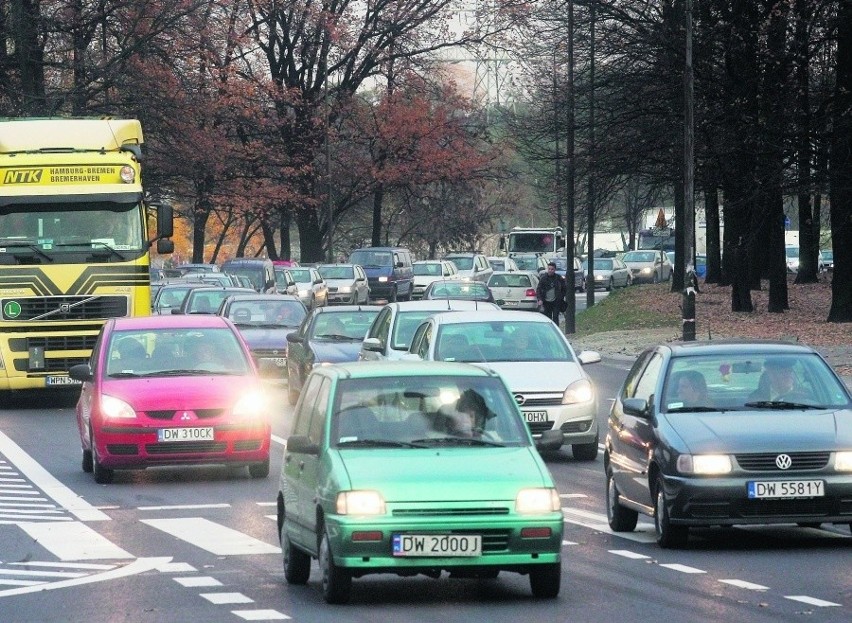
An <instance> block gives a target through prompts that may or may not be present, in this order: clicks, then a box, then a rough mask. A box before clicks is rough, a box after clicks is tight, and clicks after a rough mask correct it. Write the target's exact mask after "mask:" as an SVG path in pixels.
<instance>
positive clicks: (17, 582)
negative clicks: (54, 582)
mask: <svg viewBox="0 0 852 623" xmlns="http://www.w3.org/2000/svg"><path fill="white" fill-rule="evenodd" d="M38 584H44V582H43V581H42V582H39V581H38V580H6V579H3V578H0V586H36V585H38Z"/></svg>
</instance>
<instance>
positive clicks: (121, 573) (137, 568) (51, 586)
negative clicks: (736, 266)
mask: <svg viewBox="0 0 852 623" xmlns="http://www.w3.org/2000/svg"><path fill="white" fill-rule="evenodd" d="M169 560H171V559H170V558H137V559H136V560H134V561H133V562H131V563H130V564H127V565H122V566H120V567H115V568H113V569H110V570H109V571H105V572H104V573H96V574H93V575H87V576H86V577H84V578H73V579H69V580H61V581H59V582H49V583H40V584H35V585H33V586H21V587H19V588H10V589H7V590H5V591H0V597H11V596H13V595H25V594H27V593H37V592H41V591H52V590H56V589H60V588H68V587H71V586H82V585H83V584H93V583H95V582H106V581H108V580H116V579H118V578H126V577H129V576H131V575H138V574H140V573H145V572H146V571H152V570H154V569H156V568H157V567H158V566H160V565H162V564H164V563H165V562H168V561H169Z"/></svg>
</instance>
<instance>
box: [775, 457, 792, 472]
mask: <svg viewBox="0 0 852 623" xmlns="http://www.w3.org/2000/svg"><path fill="white" fill-rule="evenodd" d="M792 464H793V459H791V458H790V455H789V454H779V455H778V456H776V457H775V465H777V466H778V469H790V466H791V465H792Z"/></svg>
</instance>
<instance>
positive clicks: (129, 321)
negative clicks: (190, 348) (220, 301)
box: [112, 314, 231, 331]
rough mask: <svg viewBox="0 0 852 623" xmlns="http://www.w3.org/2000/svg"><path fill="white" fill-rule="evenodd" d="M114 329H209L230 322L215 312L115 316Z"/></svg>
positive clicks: (224, 325) (226, 324) (227, 324)
mask: <svg viewBox="0 0 852 623" xmlns="http://www.w3.org/2000/svg"><path fill="white" fill-rule="evenodd" d="M112 322H113V330H115V331H127V330H140V331H142V330H147V329H192V328H199V329H207V328H219V327H229V326H231V325H230V323H229V322H228V321H227V320H226V319H225V318H223V317H222V316H217V315H215V314H178V315H175V314H169V315H165V316H135V317H132V318H114V319H113V321H112Z"/></svg>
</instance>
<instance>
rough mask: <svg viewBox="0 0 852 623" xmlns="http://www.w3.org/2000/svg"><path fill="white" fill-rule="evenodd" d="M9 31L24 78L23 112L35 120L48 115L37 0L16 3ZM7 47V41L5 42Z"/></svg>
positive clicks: (22, 90) (22, 86) (13, 2)
mask: <svg viewBox="0 0 852 623" xmlns="http://www.w3.org/2000/svg"><path fill="white" fill-rule="evenodd" d="M11 14H12V16H13V17H12V19H10V20H9V23H10V26H11V28H10V31H11V32H12V33H14V37H15V57H16V58H17V60H18V72H19V73H20V79H21V93H20V94H19V96H20V98H21V102H20V106H21V112H22V113H23V115H24V116H29V117H36V116H39V115H45V114H48V113H49V112H51V111H49V110H48V109H47V108H48V107H47V98H46V96H45V91H44V47H43V46H42V43H41V39H40V32H39V30H40V28H41V26H42V19H41V15H40V14H39V2H38V1H37V0H13V1H12V6H11ZM4 45H5V42H4Z"/></svg>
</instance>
